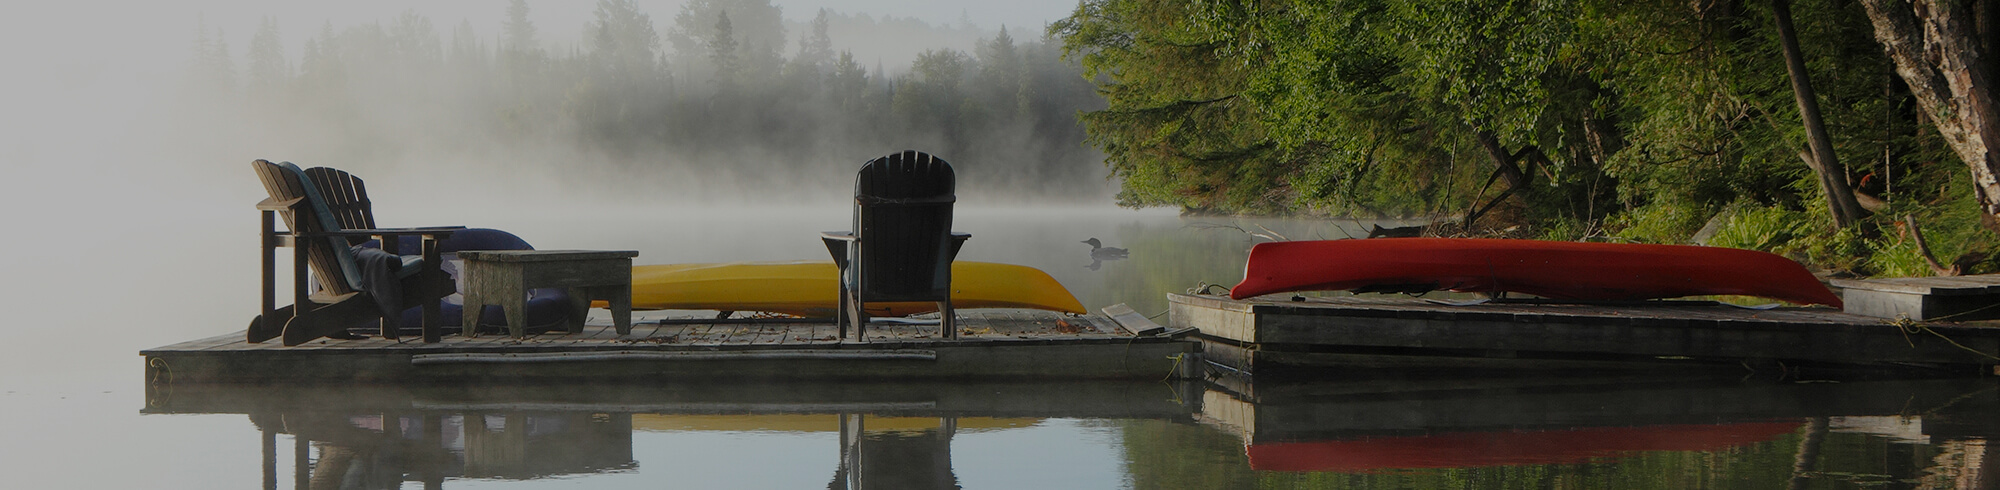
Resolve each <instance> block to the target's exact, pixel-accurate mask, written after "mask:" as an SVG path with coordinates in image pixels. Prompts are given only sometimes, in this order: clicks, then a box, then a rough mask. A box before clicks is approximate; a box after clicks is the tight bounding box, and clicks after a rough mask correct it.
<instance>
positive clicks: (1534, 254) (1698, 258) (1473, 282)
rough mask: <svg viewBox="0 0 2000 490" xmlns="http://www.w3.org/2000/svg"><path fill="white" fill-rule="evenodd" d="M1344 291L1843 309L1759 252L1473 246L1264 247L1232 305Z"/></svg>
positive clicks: (1438, 242)
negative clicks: (1739, 300)
mask: <svg viewBox="0 0 2000 490" xmlns="http://www.w3.org/2000/svg"><path fill="white" fill-rule="evenodd" d="M1337 290H1359V291H1396V292H1421V291H1442V290H1450V291H1464V292H1503V291H1504V292H1514V293H1524V294H1532V295H1535V296H1540V297H1544V298H1552V299H1568V300H1588V301H1621V300H1646V299H1659V298H1677V297H1682V296H1711V295H1741V296H1757V297H1763V298H1770V299H1777V300H1784V301H1789V302H1792V303H1799V304H1822V305H1829V306H1833V307H1839V306H1840V298H1839V297H1838V296H1834V294H1833V292H1832V291H1829V290H1827V288H1826V286H1825V285H1822V284H1820V282H1819V279H1818V278H1815V277H1813V275H1812V273H1811V272H1807V271H1806V269H1805V267H1802V266H1800V265H1799V263H1797V262H1793V261H1792V260H1791V259H1787V258H1784V257H1781V256H1778V255H1774V254H1769V253H1764V252H1758V251H1755V250H1743V249H1735V248H1723V247H1696V246H1686V245H1637V244H1623V243H1585V242H1553V241H1540V240H1493V239H1475V238H1382V239H1366V240H1325V241H1297V242H1271V243H1259V244H1257V246H1256V247H1253V248H1251V249H1250V261H1249V263H1248V264H1246V265H1245V266H1244V268H1243V282H1242V283H1240V284H1237V285H1236V287H1235V288H1232V289H1230V290H1229V297H1231V298H1235V299H1243V298H1249V297H1253V296H1259V295H1265V294H1271V293H1283V292H1290V291H1337Z"/></svg>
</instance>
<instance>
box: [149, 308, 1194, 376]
mask: <svg viewBox="0 0 2000 490" xmlns="http://www.w3.org/2000/svg"><path fill="white" fill-rule="evenodd" d="M959 325H960V327H961V334H960V336H959V338H957V339H940V338H937V337H936V334H935V332H936V329H937V327H936V326H935V325H922V324H909V323H887V322H885V323H876V324H872V325H870V327H869V329H868V333H869V338H868V339H867V341H866V342H842V341H840V340H839V338H838V335H837V333H838V331H837V329H836V327H835V326H834V325H833V324H831V323H830V322H818V323H815V322H809V321H795V320H774V321H678V322H666V323H665V324H640V325H635V326H634V330H633V333H632V335H629V336H624V337H621V336H619V335H617V333H616V332H614V331H613V330H612V329H611V328H610V327H609V326H604V325H595V326H589V327H586V328H585V329H584V331H583V332H582V333H578V334H568V335H564V334H561V333H550V334H544V335H539V336H531V337H529V338H527V339H525V340H517V339H512V338H509V337H507V336H504V335H487V336H482V337H476V338H465V337H458V336H447V337H446V338H445V339H444V341H443V342H439V343H434V344H426V343H420V342H415V341H409V340H406V341H404V342H398V341H395V340H387V339H382V338H371V339H366V340H344V341H343V340H330V341H318V342H313V343H310V344H307V345H301V346H295V347H283V346H279V345H277V343H275V342H266V343H262V344H249V343H245V342H244V341H243V335H242V334H241V333H236V334H229V335H222V336H217V337H212V338H207V339H201V340H195V341H190V342H183V343H180V344H175V345H169V346H165V347H159V348H154V349H148V350H145V351H142V352H141V354H143V355H145V356H146V357H147V365H148V366H149V369H151V370H153V371H155V372H154V373H153V374H154V375H170V376H172V377H173V378H174V379H175V380H178V381H186V382H267V381H305V382H315V381H324V380H327V379H328V377H329V376H333V377H337V378H339V380H341V381H367V380H396V381H399V382H407V381H412V380H420V381H469V380H496V379H498V380H521V379H535V378H571V379H605V378H643V379H657V378H671V377H685V378H704V379H712V378H718V377H731V378H782V379H800V378H820V379H842V378H848V379H863V378H903V379H909V378H1134V379H1136V378H1150V379H1158V378H1160V377H1163V376H1166V375H1167V373H1169V372H1170V371H1172V370H1173V369H1174V363H1175V359H1173V356H1175V355H1176V354H1180V353H1184V352H1189V351H1191V350H1192V349H1193V344H1191V343H1188V342H1180V341H1176V340H1175V339H1172V338H1169V337H1166V336H1136V335H1133V334H1131V333H1130V332H1127V331H1126V330H1124V329H1122V328H1121V327H1119V326H1118V324H1117V323H1116V322H1113V321H1111V320H1110V319H1108V318H1105V317H1100V316H1061V315H1057V314H1052V313H1045V312H1037V311H1026V310H1022V311H1015V310H990V311H972V312H962V313H961V315H960V321H959Z"/></svg>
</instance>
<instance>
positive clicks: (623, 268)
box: [458, 250, 639, 338]
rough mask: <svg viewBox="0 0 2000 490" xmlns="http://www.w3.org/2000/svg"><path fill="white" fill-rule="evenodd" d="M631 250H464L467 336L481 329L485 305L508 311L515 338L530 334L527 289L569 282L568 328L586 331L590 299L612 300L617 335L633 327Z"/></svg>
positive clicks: (632, 252)
mask: <svg viewBox="0 0 2000 490" xmlns="http://www.w3.org/2000/svg"><path fill="white" fill-rule="evenodd" d="M637 256H639V252H636V251H631V250H481V251H471V250H468V251H463V252H459V253H458V258H460V259H463V260H464V261H465V265H464V267H462V268H461V269H460V270H459V274H460V275H461V277H463V278H464V279H465V291H462V293H464V295H465V309H464V310H463V311H464V313H463V314H462V316H463V319H464V328H465V336H467V337H472V336H475V335H477V334H478V332H479V316H480V314H481V313H483V311H482V310H485V309H486V305H489V304H490V305H499V306H500V309H501V311H504V312H506V313H505V314H506V315H507V328H508V329H509V330H511V331H512V333H513V335H514V338H521V337H523V336H525V335H526V332H525V330H526V328H527V323H528V321H527V316H528V313H527V298H528V290H530V289H535V288H564V289H565V290H567V292H568V293H569V302H570V305H569V321H568V323H567V327H568V331H569V333H578V332H582V331H583V316H584V314H585V313H587V312H588V311H589V310H590V301H591V300H593V299H601V300H605V301H607V302H609V303H611V321H612V324H613V325H615V326H616V327H617V328H618V335H628V334H631V333H632V257H637Z"/></svg>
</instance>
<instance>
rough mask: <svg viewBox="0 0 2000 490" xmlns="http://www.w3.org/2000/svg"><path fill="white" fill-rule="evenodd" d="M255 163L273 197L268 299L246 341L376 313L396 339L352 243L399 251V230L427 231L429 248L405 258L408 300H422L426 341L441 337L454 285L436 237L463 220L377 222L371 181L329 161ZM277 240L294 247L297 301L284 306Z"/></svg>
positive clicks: (297, 338) (338, 328) (266, 253)
mask: <svg viewBox="0 0 2000 490" xmlns="http://www.w3.org/2000/svg"><path fill="white" fill-rule="evenodd" d="M251 167H252V169H253V170H254V171H256V173H257V177H258V178H259V179H261V180H262V181H263V182H264V189H265V190H266V191H269V192H270V195H271V197H270V198H268V199H265V200H264V201H263V202H261V203H258V204H257V209H259V210H261V211H262V212H263V213H262V214H263V230H262V233H261V234H260V235H259V242H260V243H259V248H260V249H261V250H262V255H263V294H264V298H263V305H262V306H263V309H262V314H260V315H258V316H257V317H256V319H254V320H252V321H251V323H250V328H249V329H248V331H247V333H246V335H245V336H246V337H247V338H246V339H245V340H248V341H250V342H252V343H257V342H263V341H266V340H270V339H272V338H276V337H283V341H284V345H287V346H292V345H299V344H302V343H305V342H308V341H311V340H313V339H317V338H320V337H325V336H328V335H333V334H338V333H342V332H345V331H346V329H347V328H348V327H349V326H352V325H354V324H357V323H361V322H365V321H368V320H370V319H377V318H380V319H381V320H382V321H381V326H382V333H381V334H382V336H383V337H387V338H396V336H397V330H398V325H396V319H394V318H385V317H383V316H382V312H381V310H380V309H379V308H378V307H377V306H376V302H375V300H374V297H373V296H371V295H370V294H369V293H367V292H364V291H362V290H361V288H360V283H361V274H362V272H361V270H360V266H359V264H358V262H357V260H356V258H355V256H354V251H353V250H352V249H351V248H350V247H351V246H353V245H354V244H357V243H360V242H364V241H367V240H369V239H370V238H374V239H379V240H381V241H382V249H383V250H390V251H393V250H397V249H398V245H399V244H398V243H397V240H398V237H399V236H408V235H416V236H419V237H421V240H423V246H422V251H423V253H422V254H421V255H420V256H403V257H401V262H402V264H401V267H400V268H399V269H398V271H397V272H398V276H399V278H400V279H399V280H398V283H399V284H400V285H401V287H400V290H401V294H400V299H401V304H404V305H411V304H417V305H422V306H423V336H424V341H425V342H437V341H438V340H439V339H440V338H441V337H442V332H443V331H442V328H443V327H442V321H441V318H439V317H440V315H439V309H440V301H441V300H443V299H444V297H445V296H449V295H451V293H453V292H454V289H455V288H454V287H453V285H452V282H451V279H450V277H448V276H446V275H445V273H444V271H443V269H441V268H440V264H439V262H440V261H439V253H438V247H437V240H439V239H441V238H444V237H449V236H451V234H452V232H454V231H457V230H461V229H464V227H460V226H450V227H430V228H395V229H376V228H373V226H374V221H375V220H374V216H373V213H372V211H371V210H370V205H369V202H368V193H367V188H366V187H365V186H364V185H363V184H362V182H361V179H359V178H355V177H354V176H352V175H349V174H347V173H346V172H342V171H339V170H334V169H330V168H323V167H322V168H314V169H312V170H300V169H299V167H298V166H297V165H293V164H292V163H290V162H283V163H271V162H270V161H267V160H257V161H255V162H251ZM274 215H275V216H278V217H282V218H283V219H284V222H285V227H286V228H287V229H286V230H283V231H280V230H277V228H276V223H275V220H273V216H274ZM278 247H292V248H293V255H292V282H293V284H292V289H293V299H294V301H293V303H292V305H291V306H286V307H283V308H279V307H277V304H276V303H277V301H276V296H277V281H276V272H277V259H276V249H277V248H278ZM307 270H311V272H312V273H311V274H310V276H309V275H308V274H307ZM308 277H311V278H312V279H313V280H316V281H317V282H318V283H319V286H320V289H319V291H318V292H314V291H312V290H311V288H310V287H309V286H308V284H307V280H308V279H307V278H308Z"/></svg>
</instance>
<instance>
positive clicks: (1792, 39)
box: [1771, 0, 1864, 228]
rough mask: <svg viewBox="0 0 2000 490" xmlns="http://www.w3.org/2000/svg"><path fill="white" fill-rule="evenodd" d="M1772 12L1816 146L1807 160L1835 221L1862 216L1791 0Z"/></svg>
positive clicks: (1776, 2)
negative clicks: (1811, 70) (1836, 149)
mask: <svg viewBox="0 0 2000 490" xmlns="http://www.w3.org/2000/svg"><path fill="white" fill-rule="evenodd" d="M1771 16H1772V17H1776V18H1777V21H1778V43H1779V44H1780V45H1782V46H1784V48H1785V71H1786V72H1789V73H1791V75H1792V95H1793V99H1795V100H1797V101H1798V104H1799V119H1803V120H1805V124H1806V142H1807V146H1808V147H1810V148H1811V149H1812V153H1811V154H1810V156H1811V158H1807V159H1806V164H1807V165H1808V166H1811V167H1812V169H1813V173H1816V174H1819V190H1820V191H1822V192H1823V193H1825V194H1826V207H1827V209H1828V210H1829V211H1832V213H1833V223H1834V224H1835V225H1837V226H1839V227H1841V228H1846V227H1848V226H1853V225H1854V222H1855V221H1859V220H1860V219H1861V216H1862V213H1864V211H1862V209H1861V203H1860V202H1859V201H1856V200H1855V199H1854V188H1853V187H1851V186H1848V185H1847V167H1846V166H1844V165H1841V164H1840V159H1839V158H1837V157H1835V155H1834V154H1833V139H1832V138H1830V137H1828V136H1827V135H1826V120H1825V118H1822V117H1820V113H1819V98H1818V96H1817V95H1815V94H1814V93H1813V87H1812V78H1811V77H1810V76H1809V74H1808V73H1806V57H1805V53H1802V52H1800V51H1799V35H1798V32H1797V30H1795V29H1793V28H1792V7H1791V2H1790V0H1772V1H1771Z"/></svg>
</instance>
